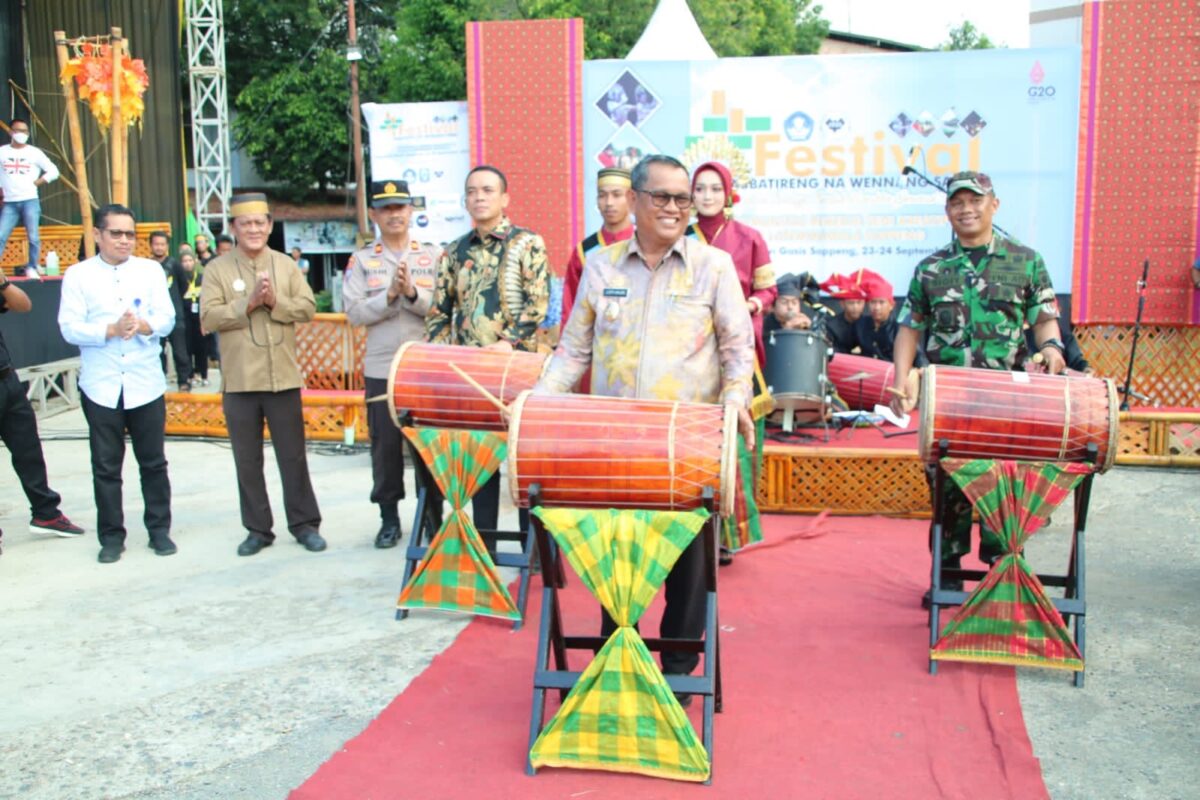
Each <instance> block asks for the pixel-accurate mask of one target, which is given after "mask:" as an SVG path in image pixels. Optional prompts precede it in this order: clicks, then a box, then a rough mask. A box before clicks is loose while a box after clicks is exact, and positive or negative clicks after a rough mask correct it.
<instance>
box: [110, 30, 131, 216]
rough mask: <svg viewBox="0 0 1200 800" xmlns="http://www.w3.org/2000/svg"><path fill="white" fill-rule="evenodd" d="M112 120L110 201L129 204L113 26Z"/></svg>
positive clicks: (118, 42) (119, 46) (118, 32)
mask: <svg viewBox="0 0 1200 800" xmlns="http://www.w3.org/2000/svg"><path fill="white" fill-rule="evenodd" d="M110 41H111V42H112V47H111V49H112V122H111V123H110V125H109V128H108V135H109V136H110V137H111V141H110V142H109V144H110V145H111V147H112V192H111V195H110V196H111V197H112V202H114V203H118V204H120V205H123V206H125V205H129V189H128V187H127V186H126V183H125V160H124V155H125V153H124V152H123V151H122V149H121V139H122V137H121V132H122V131H123V130H124V128H125V120H124V119H122V117H121V53H122V52H123V50H124V48H123V47H122V40H121V29H120V28H113V29H112V37H111V39H110Z"/></svg>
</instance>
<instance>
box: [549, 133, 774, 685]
mask: <svg viewBox="0 0 1200 800" xmlns="http://www.w3.org/2000/svg"><path fill="white" fill-rule="evenodd" d="M632 178H633V181H632V182H633V188H632V189H631V190H630V202H631V203H632V205H633V209H634V218H635V220H636V233H635V234H634V237H633V239H631V240H629V241H627V242H619V243H617V244H614V245H612V246H610V247H606V248H604V249H603V250H600V251H597V252H595V253H593V254H592V255H591V256H589V257H588V260H587V263H586V264H585V265H584V268H583V279H582V281H581V283H580V292H579V297H578V299H577V300H576V303H575V309H574V312H573V313H572V314H571V318H570V320H569V321H568V322H567V326H566V328H565V329H564V330H563V335H562V339H561V341H560V342H559V345H558V349H557V350H555V351H554V357H553V358H552V359H551V361H550V364H549V366H548V367H547V370H546V374H545V375H544V376H543V377H542V380H541V381H540V382H539V383H538V385H537V390H539V391H548V392H556V393H564V392H569V391H570V390H571V387H573V386H574V385H575V382H576V381H577V380H579V377H580V376H581V375H582V374H583V372H584V370H585V369H587V368H588V366H589V365H590V366H591V368H592V394H597V395H607V396H611V397H637V398H650V399H656V400H677V401H685V402H693V403H725V404H726V405H732V406H734V407H735V408H736V409H737V414H738V428H739V429H740V431H741V433H742V435H743V436H745V437H746V443H747V446H748V447H749V448H751V449H752V448H753V447H754V424H753V422H752V421H751V419H750V412H749V402H750V387H751V379H752V376H753V374H754V364H755V355H754V333H753V328H752V327H751V324H750V313H749V311H748V310H747V309H746V302H745V299H744V297H743V295H742V289H741V285H740V283H739V282H738V276H737V273H736V272H735V270H734V267H733V262H732V260H731V259H730V257H729V255H728V254H727V253H725V252H723V251H721V250H718V249H717V248H715V247H710V246H709V245H706V244H703V243H701V242H699V241H697V240H696V239H693V238H689V237H687V236H685V232H686V230H687V224H688V210H689V209H690V207H691V204H692V196H691V191H690V185H689V182H688V172H687V169H686V168H685V167H684V166H683V164H681V163H679V161H677V160H675V159H674V158H671V157H670V156H664V155H650V156H646V157H645V158H644V159H642V160H641V161H640V162H639V163H638V165H637V166H636V167H635V168H634V170H633V176H632ZM702 545H703V542H702V538H701V537H697V538H696V539H695V540H694V541H693V542H692V544H691V545H690V546H689V547H688V548H687V550H685V551H684V552H683V554H682V555H681V556H680V558H679V560H678V561H677V562H676V563H675V567H674V568H673V569H672V570H671V574H670V575H668V576H667V580H666V608H665V610H664V611H663V617H662V625H661V635H662V636H663V637H666V638H672V639H675V638H683V639H699V638H700V637H701V636H702V635H703V634H704V606H705V591H704V550H703V546H702ZM614 628H615V626H614V625H613V623H612V620H610V619H608V617H607V616H605V619H604V631H605V633H606V634H607V633H610V632H611V631H612V630H614ZM662 661H663V671H664V672H665V673H668V674H675V675H686V674H688V673H689V672H691V671H692V670H693V669H695V668H696V665H697V663H699V656H698V655H697V654H694V653H679V652H664V653H663V654H662Z"/></svg>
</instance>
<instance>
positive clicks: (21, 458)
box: [0, 368, 62, 519]
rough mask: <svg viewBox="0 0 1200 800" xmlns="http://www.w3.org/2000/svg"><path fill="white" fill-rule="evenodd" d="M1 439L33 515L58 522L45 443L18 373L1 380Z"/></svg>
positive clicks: (12, 372)
mask: <svg viewBox="0 0 1200 800" xmlns="http://www.w3.org/2000/svg"><path fill="white" fill-rule="evenodd" d="M0 439H2V440H3V441H4V446H5V447H7V448H8V453H9V455H10V456H11V457H12V465H13V471H14V472H16V473H17V478H18V479H19V480H20V481H21V488H22V489H24V490H25V496H26V497H27V498H29V513H30V514H31V515H32V516H33V518H34V519H54V518H55V517H57V516H58V504H59V503H60V502H62V498H61V497H59V495H58V492H55V491H54V490H52V489H51V488H50V485H49V483H48V482H47V480H46V459H45V457H44V456H43V455H42V440H41V439H39V438H38V429H37V415H36V414H35V413H34V411H33V406H31V405H30V404H29V398H28V397H27V396H26V395H25V389H24V387H22V386H21V382H20V381H19V380H17V373H16V370H12V369H11V368H10V371H9V372H8V374H7V375H5V376H4V377H3V378H0Z"/></svg>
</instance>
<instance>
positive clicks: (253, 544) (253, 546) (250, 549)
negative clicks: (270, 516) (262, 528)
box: [237, 533, 271, 556]
mask: <svg viewBox="0 0 1200 800" xmlns="http://www.w3.org/2000/svg"><path fill="white" fill-rule="evenodd" d="M270 546H271V543H270V542H268V541H267V540H266V539H264V538H262V537H261V536H259V535H258V534H256V533H251V534H249V535H247V536H246V541H244V542H242V543H241V544H239V545H238V549H237V554H238V555H239V556H252V555H256V554H257V553H258V551H259V550H262V549H263V548H264V547H270Z"/></svg>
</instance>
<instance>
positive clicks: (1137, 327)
mask: <svg viewBox="0 0 1200 800" xmlns="http://www.w3.org/2000/svg"><path fill="white" fill-rule="evenodd" d="M1149 277H1150V259H1148V258H1147V259H1146V260H1145V261H1143V262H1142V279H1141V280H1140V281H1138V283H1137V293H1138V310H1137V319H1136V320H1135V321H1134V323H1133V344H1132V345H1131V346H1130V348H1129V368H1128V369H1127V370H1126V371H1125V388H1124V389H1122V390H1121V396H1122V399H1121V410H1122V411H1128V410H1129V395H1130V393H1131V392H1132V386H1131V385H1132V383H1133V359H1134V357H1136V356H1137V343H1138V336H1139V335H1141V332H1142V311H1143V310H1145V308H1146V281H1147V278H1149Z"/></svg>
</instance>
